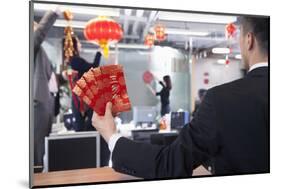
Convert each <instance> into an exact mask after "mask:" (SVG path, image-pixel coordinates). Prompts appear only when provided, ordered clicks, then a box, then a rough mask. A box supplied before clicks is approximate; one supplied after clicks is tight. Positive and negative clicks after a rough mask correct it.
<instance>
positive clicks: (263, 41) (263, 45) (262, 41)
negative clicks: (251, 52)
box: [238, 16, 269, 55]
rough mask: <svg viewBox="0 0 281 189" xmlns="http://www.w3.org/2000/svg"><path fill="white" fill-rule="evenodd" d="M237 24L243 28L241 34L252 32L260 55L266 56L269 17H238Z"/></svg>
mask: <svg viewBox="0 0 281 189" xmlns="http://www.w3.org/2000/svg"><path fill="white" fill-rule="evenodd" d="M238 23H239V24H240V25H241V27H242V28H243V34H246V33H247V32H252V33H253V34H254V36H255V37H256V39H257V41H258V44H259V47H260V50H261V51H262V53H264V54H266V55H268V45H269V17H256V16H255V17H254V16H240V17H239V18H238ZM243 34H242V35H243Z"/></svg>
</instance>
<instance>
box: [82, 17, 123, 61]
mask: <svg viewBox="0 0 281 189" xmlns="http://www.w3.org/2000/svg"><path fill="white" fill-rule="evenodd" d="M84 36H85V38H86V39H87V40H88V41H91V42H93V43H96V44H98V45H99V46H100V47H101V48H102V49H103V52H104V56H105V57H108V53H109V43H117V42H118V41H119V40H120V39H122V37H123V30H122V28H121V26H120V24H118V23H117V22H115V21H114V20H112V19H109V18H107V17H104V16H103V17H98V18H95V19H92V20H90V21H89V22H88V23H87V24H86V26H85V28H84Z"/></svg>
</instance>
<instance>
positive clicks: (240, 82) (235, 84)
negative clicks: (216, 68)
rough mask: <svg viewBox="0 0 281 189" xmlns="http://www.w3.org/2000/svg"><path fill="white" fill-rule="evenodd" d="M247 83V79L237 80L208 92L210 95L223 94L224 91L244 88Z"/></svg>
mask: <svg viewBox="0 0 281 189" xmlns="http://www.w3.org/2000/svg"><path fill="white" fill-rule="evenodd" d="M245 83H246V79H245V78H241V79H237V80H234V81H231V82H229V83H224V84H222V85H218V86H215V87H212V88H211V89H209V90H208V93H211V94H212V93H219V92H223V91H231V90H235V89H237V88H241V87H243V86H244V85H245ZM245 86H246V85H245Z"/></svg>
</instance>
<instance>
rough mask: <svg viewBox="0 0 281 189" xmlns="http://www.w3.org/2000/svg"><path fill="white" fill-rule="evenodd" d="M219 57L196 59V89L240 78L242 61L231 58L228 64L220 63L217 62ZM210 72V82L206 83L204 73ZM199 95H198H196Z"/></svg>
mask: <svg viewBox="0 0 281 189" xmlns="http://www.w3.org/2000/svg"><path fill="white" fill-rule="evenodd" d="M217 60H218V59H215V58H202V59H199V60H197V61H196V63H195V64H194V73H193V74H194V75H193V77H194V80H195V87H194V89H195V91H196V94H197V91H198V90H199V89H202V88H203V89H209V88H212V87H214V86H217V85H221V84H224V83H228V82H231V81H233V80H236V79H239V78H241V77H242V76H243V74H242V71H241V69H242V63H241V61H240V60H235V59H230V63H229V65H228V66H226V65H220V64H218V63H217ZM205 72H208V73H209V76H208V77H207V78H209V84H204V78H206V77H205V76H204V73H205ZM196 97H197V96H196Z"/></svg>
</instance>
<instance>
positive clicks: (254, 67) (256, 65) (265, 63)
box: [248, 62, 268, 72]
mask: <svg viewBox="0 0 281 189" xmlns="http://www.w3.org/2000/svg"><path fill="white" fill-rule="evenodd" d="M260 67H268V62H259V63H256V64H254V65H252V66H251V67H250V69H249V71H248V72H250V71H252V70H254V69H256V68H260Z"/></svg>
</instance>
